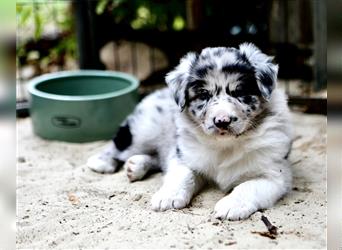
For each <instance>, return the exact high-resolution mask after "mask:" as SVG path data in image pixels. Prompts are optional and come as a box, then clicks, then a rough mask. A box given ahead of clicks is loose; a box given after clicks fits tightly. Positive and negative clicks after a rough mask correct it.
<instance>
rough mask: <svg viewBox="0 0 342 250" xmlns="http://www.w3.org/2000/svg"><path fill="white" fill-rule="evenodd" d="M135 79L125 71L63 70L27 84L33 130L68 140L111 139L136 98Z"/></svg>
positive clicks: (133, 105) (41, 135)
mask: <svg viewBox="0 0 342 250" xmlns="http://www.w3.org/2000/svg"><path fill="white" fill-rule="evenodd" d="M138 85H139V81H138V80H137V79H136V78H135V77H133V76H131V75H129V74H125V73H121V72H109V71H100V70H80V71H65V72H58V73H52V74H46V75H43V76H40V77H37V78H35V79H33V80H32V81H31V82H30V84H29V87H28V91H29V93H30V115H31V118H32V123H33V130H34V133H35V134H36V135H38V136H40V137H42V138H45V139H51V140H60V141H68V142H89V141H96V140H107V139H111V138H112V137H113V135H114V134H115V132H116V130H117V129H118V127H119V126H120V123H121V122H122V121H123V120H124V119H125V118H126V116H127V115H128V114H129V113H131V112H132V111H133V109H134V107H135V105H136V104H137V101H138V92H137V88H138Z"/></svg>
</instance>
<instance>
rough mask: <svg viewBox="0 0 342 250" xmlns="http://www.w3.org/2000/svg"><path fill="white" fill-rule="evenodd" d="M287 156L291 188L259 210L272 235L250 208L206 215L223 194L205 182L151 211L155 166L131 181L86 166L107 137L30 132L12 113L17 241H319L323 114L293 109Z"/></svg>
mask: <svg viewBox="0 0 342 250" xmlns="http://www.w3.org/2000/svg"><path fill="white" fill-rule="evenodd" d="M293 118H294V121H293V122H294V124H295V131H296V137H295V142H294V146H293V151H292V153H291V155H290V160H291V162H292V165H293V171H294V184H293V190H292V191H291V192H290V193H289V194H288V195H287V196H286V197H284V198H283V199H281V200H280V201H279V202H278V203H277V204H276V206H275V207H273V208H271V209H268V210H265V211H263V212H262V213H263V214H264V215H265V216H266V217H268V218H269V220H270V221H271V222H272V223H273V224H274V225H276V226H277V227H278V236H277V237H276V239H270V238H267V237H263V236H261V235H259V234H255V233H252V232H253V231H257V232H264V231H267V230H266V227H265V225H264V224H263V222H262V221H261V220H260V217H261V214H262V213H261V212H257V213H255V214H254V215H252V216H251V217H250V218H249V219H247V220H245V221H236V222H231V221H223V222H221V221H219V220H216V219H214V218H213V215H212V210H213V207H214V205H215V203H216V202H217V201H218V200H219V199H220V198H221V197H223V196H224V194H223V193H222V192H221V191H219V190H217V189H216V188H215V187H208V188H207V189H205V190H203V191H202V192H201V193H200V194H199V195H198V196H196V197H195V198H194V200H193V201H192V203H191V205H190V206H189V207H188V208H185V209H183V210H172V211H166V212H153V211H152V210H151V209H150V204H149V203H150V198H151V195H152V194H153V193H154V192H156V191H157V189H158V188H159V187H160V185H161V182H162V175H161V173H157V174H153V175H150V176H149V177H147V178H146V179H145V180H143V181H140V182H136V183H133V184H130V183H129V182H128V180H127V178H126V176H125V174H124V172H123V171H122V170H120V171H119V172H118V173H116V174H113V175H101V174H97V173H94V172H91V171H90V170H88V169H87V168H86V166H85V161H86V159H87V157H88V156H90V155H91V154H93V153H94V152H97V151H98V150H100V148H101V147H102V146H104V145H105V143H107V142H94V143H86V144H69V143H63V142H52V141H45V140H42V139H40V138H38V137H36V136H34V135H33V134H32V128H31V121H30V119H21V120H18V122H17V125H18V140H19V143H18V158H17V161H18V178H17V248H19V249H22V248H36V249H37V248H58V249H66V248H68V249H70V248H74V249H75V248H149V249H151V248H185V249H197V248H205V249H210V248H232V249H236V248H240V249H241V248H254V249H255V248H259V249H275V248H287V249H291V248H296V249H298V248H306V249H316V248H318V249H323V248H326V205H327V204H326V117H324V116H313V115H303V114H294V115H293Z"/></svg>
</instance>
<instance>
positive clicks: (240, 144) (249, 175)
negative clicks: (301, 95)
mask: <svg viewBox="0 0 342 250" xmlns="http://www.w3.org/2000/svg"><path fill="white" fill-rule="evenodd" d="M277 71H278V66H277V65H275V64H274V63H273V62H272V58H271V57H269V56H267V55H265V54H264V53H262V52H261V51H260V50H259V49H258V48H257V47H255V46H254V45H253V44H247V43H245V44H242V45H240V46H239V48H225V47H219V48H206V49H204V50H202V52H201V53H200V54H197V53H193V52H190V53H188V54H187V55H185V56H184V57H183V58H182V59H181V60H180V63H179V65H178V66H177V67H176V68H175V69H174V70H172V71H171V72H170V73H169V74H168V75H167V76H166V83H167V85H168V88H166V89H163V90H159V91H157V92H155V93H153V94H151V95H149V96H147V97H146V98H145V99H143V100H142V102H141V103H140V104H139V105H138V106H137V108H136V111H135V112H133V114H132V115H130V116H129V117H128V118H127V121H125V123H124V124H129V131H130V133H131V142H130V143H128V142H126V144H123V142H120V143H119V144H117V143H116V142H115V140H114V142H115V143H114V144H111V145H110V146H109V147H108V148H107V149H106V150H104V151H103V152H100V153H99V154H97V155H95V156H93V157H91V158H90V159H89V160H88V166H89V167H90V168H91V169H93V170H94V171H97V172H110V173H111V172H114V170H116V169H117V167H118V166H117V165H116V163H115V161H113V158H115V159H117V160H120V161H126V163H125V166H124V167H125V170H126V171H127V176H128V179H129V180H130V181H137V180H140V179H141V178H143V177H144V175H145V174H146V173H147V171H149V170H150V169H151V168H159V169H161V170H162V171H164V172H165V176H164V183H163V185H162V187H161V188H160V190H159V191H158V192H157V193H156V194H155V195H154V196H153V197H152V200H151V205H152V208H153V209H154V210H156V211H163V210H166V209H171V208H183V207H185V206H187V205H188V204H189V203H190V201H191V198H192V197H193V195H195V194H196V192H198V191H199V190H200V188H201V187H203V185H205V183H206V180H210V181H214V182H215V183H216V184H217V185H218V186H219V187H220V188H221V189H222V190H223V191H228V190H231V189H232V188H233V191H232V192H231V193H230V194H229V195H227V196H225V197H224V198H222V199H221V200H220V201H219V202H218V203H217V204H216V206H215V208H214V210H215V216H216V217H217V218H222V219H230V220H238V219H245V218H247V217H248V216H249V215H251V214H252V213H254V212H255V211H257V210H259V209H265V208H269V207H271V206H272V205H273V204H274V203H275V202H276V201H277V200H278V199H279V198H280V197H282V196H283V195H284V194H285V193H286V192H287V191H288V190H289V189H290V187H291V171H290V168H289V164H288V161H287V156H288V154H289V149H290V145H291V126H290V122H289V112H288V108H287V104H286V98H285V95H284V94H283V93H282V92H281V91H280V90H278V89H277V88H276V79H277ZM124 128H125V127H124ZM126 132H127V129H126ZM116 138H124V137H122V135H121V130H119V132H118V135H117V137H116ZM116 140H118V139H116ZM120 141H121V140H120ZM128 144H129V146H128ZM118 145H121V148H120V147H118Z"/></svg>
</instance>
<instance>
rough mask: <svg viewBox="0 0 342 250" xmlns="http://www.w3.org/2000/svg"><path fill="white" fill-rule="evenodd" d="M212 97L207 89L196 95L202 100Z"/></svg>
mask: <svg viewBox="0 0 342 250" xmlns="http://www.w3.org/2000/svg"><path fill="white" fill-rule="evenodd" d="M210 97H211V96H210V93H209V92H208V91H206V90H202V91H201V92H200V93H199V94H197V95H196V98H197V99H201V100H209V99H210Z"/></svg>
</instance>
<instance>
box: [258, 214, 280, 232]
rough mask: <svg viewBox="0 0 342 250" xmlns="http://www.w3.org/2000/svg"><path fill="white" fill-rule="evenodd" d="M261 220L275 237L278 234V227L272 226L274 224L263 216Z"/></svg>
mask: <svg viewBox="0 0 342 250" xmlns="http://www.w3.org/2000/svg"><path fill="white" fill-rule="evenodd" d="M261 220H262V222H263V223H264V224H265V226H266V227H267V230H268V231H269V232H270V234H273V235H277V234H278V232H277V229H278V228H277V227H276V226H274V225H272V223H271V222H270V221H269V220H268V219H267V217H266V216H263V215H262V216H261Z"/></svg>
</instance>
